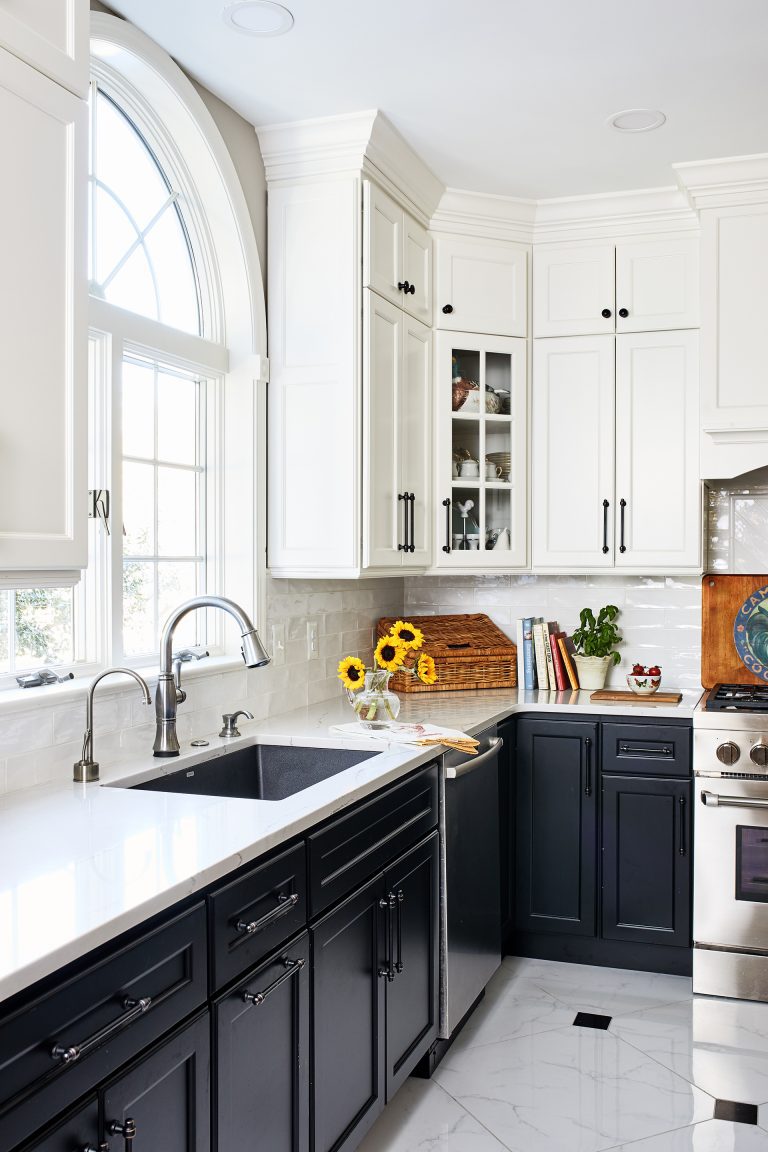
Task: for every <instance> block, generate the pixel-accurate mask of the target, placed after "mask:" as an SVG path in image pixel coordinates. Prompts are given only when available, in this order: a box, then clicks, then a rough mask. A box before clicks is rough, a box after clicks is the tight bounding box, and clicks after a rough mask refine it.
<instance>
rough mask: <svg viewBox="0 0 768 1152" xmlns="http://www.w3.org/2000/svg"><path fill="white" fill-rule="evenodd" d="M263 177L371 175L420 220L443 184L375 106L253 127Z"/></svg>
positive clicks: (270, 179) (428, 213)
mask: <svg viewBox="0 0 768 1152" xmlns="http://www.w3.org/2000/svg"><path fill="white" fill-rule="evenodd" d="M256 134H257V136H258V138H259V146H260V148H261V155H262V158H263V160H264V169H265V172H266V177H267V182H268V183H269V184H272V185H274V184H278V183H280V182H281V181H284V180H291V181H295V180H297V179H302V178H317V177H318V176H339V175H352V174H359V173H360V172H361V171H362V172H364V173H367V174H369V175H371V176H373V177H374V178H375V179H376V180H378V182H379V183H381V184H382V185H383V186H384V187H385V188H386V190H387V191H388V192H390V194H391V195H393V196H394V197H395V198H396V199H397V200H399V201H400V202H401V203H402V204H404V206H405V207H408V208H409V209H410V210H411V211H412V212H414V213H415V215H416V216H418V217H420V218H421V219H422V220H423V221H424V222H425V223H426V222H427V221H428V220H429V219H430V218H431V216H432V214H433V212H434V211H435V208H436V207H437V205H438V203H439V201H440V197H441V196H442V193H443V185H442V184H441V183H440V181H439V180H438V179H437V177H436V176H435V175H434V173H433V172H432V171H431V169H429V168H428V167H427V165H426V164H425V163H424V161H423V160H422V159H421V158H420V157H419V156H418V155H417V154H416V152H414V150H413V148H411V146H410V144H408V143H407V141H406V140H404V139H403V137H402V136H401V135H400V133H399V132H398V131H397V129H396V128H395V127H394V125H393V124H392V123H391V122H390V121H389V120H388V119H387V117H386V116H385V115H384V114H383V113H382V112H379V111H377V110H376V109H372V110H369V111H366V112H356V113H354V114H352V115H351V116H326V117H322V118H320V119H316V120H298V121H294V122H293V123H290V124H271V125H266V126H264V127H261V128H257V129H256Z"/></svg>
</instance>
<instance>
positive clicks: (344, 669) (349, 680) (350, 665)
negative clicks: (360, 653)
mask: <svg viewBox="0 0 768 1152" xmlns="http://www.w3.org/2000/svg"><path fill="white" fill-rule="evenodd" d="M336 675H337V676H338V678H339V680H341V682H342V684H343V685H344V687H345V688H348V689H349V691H350V692H357V690H358V688H362V686H363V683H364V682H365V664H363V662H362V660H358V658H357V656H345V658H344V659H343V660H342V661H341V663H340V664H339V669H338V671H337V673H336Z"/></svg>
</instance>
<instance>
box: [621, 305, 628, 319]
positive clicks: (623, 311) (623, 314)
mask: <svg viewBox="0 0 768 1152" xmlns="http://www.w3.org/2000/svg"><path fill="white" fill-rule="evenodd" d="M619 316H621V318H622V320H626V318H627V316H629V309H628V308H619Z"/></svg>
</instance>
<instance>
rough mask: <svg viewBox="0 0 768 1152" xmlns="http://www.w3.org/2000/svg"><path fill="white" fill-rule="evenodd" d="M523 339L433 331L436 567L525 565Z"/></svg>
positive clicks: (525, 477)
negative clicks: (435, 402)
mask: <svg viewBox="0 0 768 1152" xmlns="http://www.w3.org/2000/svg"><path fill="white" fill-rule="evenodd" d="M525 353H526V344H525V340H519V339H513V338H509V337H495V338H494V337H484V336H477V335H469V334H467V333H439V334H438V349H437V372H438V381H437V388H436V397H437V405H438V413H437V424H438V435H437V451H436V481H437V486H436V493H437V500H438V525H437V549H436V560H435V563H436V566H437V567H441V568H455V569H459V570H465V569H472V570H479V571H484V570H486V569H489V568H514V567H523V566H525V564H526V559H527V548H526V537H527V531H526V504H527V501H526V482H527V463H526V409H527V396H526V355H525Z"/></svg>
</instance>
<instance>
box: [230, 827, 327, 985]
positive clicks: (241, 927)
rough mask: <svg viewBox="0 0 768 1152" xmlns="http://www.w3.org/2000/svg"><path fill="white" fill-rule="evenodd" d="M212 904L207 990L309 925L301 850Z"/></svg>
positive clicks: (260, 868)
mask: <svg viewBox="0 0 768 1152" xmlns="http://www.w3.org/2000/svg"><path fill="white" fill-rule="evenodd" d="M208 899H209V902H210V923H211V986H212V988H213V989H214V990H215V989H217V988H221V987H222V986H223V985H224V984H228V983H229V981H230V980H233V979H234V978H235V977H236V976H239V975H240V973H241V972H245V970H246V968H251V967H253V965H254V964H257V963H258V962H259V960H261V959H262V958H263V957H264V956H266V955H267V954H268V953H269V952H272V951H273V950H274V949H275V948H279V947H280V945H281V944H282V942H283V940H287V939H288V937H289V936H293V935H294V934H295V933H296V932H299V931H301V929H302V928H304V927H305V925H306V923H307V857H306V850H305V848H304V845H303V844H298V845H297V846H296V847H295V848H290V849H289V850H288V851H287V852H282V853H281V854H280V855H279V856H276V857H275V858H274V859H273V860H269V861H268V862H267V863H266V864H260V865H257V866H256V867H254V868H253V870H252V871H250V872H248V873H246V875H245V876H240V877H239V878H238V879H237V880H233V881H232V882H231V883H230V884H227V885H226V886H225V887H224V888H220V889H219V890H218V892H215V893H214V894H213V895H212V896H209V897H208Z"/></svg>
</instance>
